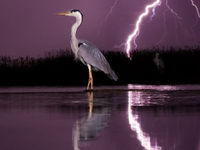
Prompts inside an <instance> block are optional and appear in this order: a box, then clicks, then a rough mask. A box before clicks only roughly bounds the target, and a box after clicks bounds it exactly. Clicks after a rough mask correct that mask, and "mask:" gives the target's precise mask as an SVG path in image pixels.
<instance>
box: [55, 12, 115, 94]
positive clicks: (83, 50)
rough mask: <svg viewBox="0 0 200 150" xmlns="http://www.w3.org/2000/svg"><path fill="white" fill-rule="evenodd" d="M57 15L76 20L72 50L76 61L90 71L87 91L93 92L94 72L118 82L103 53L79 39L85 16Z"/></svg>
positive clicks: (64, 13)
mask: <svg viewBox="0 0 200 150" xmlns="http://www.w3.org/2000/svg"><path fill="white" fill-rule="evenodd" d="M57 15H62V16H72V17H75V18H76V22H75V23H74V25H73V26H72V29H71V49H72V51H73V53H74V55H75V58H76V59H79V60H80V61H81V62H82V63H83V64H84V65H86V66H87V67H88V70H89V80H88V85H87V89H88V90H89V89H90V90H93V77H92V70H94V71H103V72H104V73H105V74H107V75H108V76H109V77H110V78H111V79H112V80H115V81H117V79H118V77H117V75H116V74H115V72H114V71H113V70H112V69H111V67H110V65H109V63H108V61H107V60H106V58H105V57H104V55H103V54H102V53H101V51H100V50H99V49H98V48H97V47H96V46H95V45H94V44H92V43H91V42H88V41H85V40H80V39H77V37H76V31H77V30H78V27H79V26H80V25H81V23H82V21H83V14H82V13H81V12H80V10H76V9H74V10H71V11H68V12H63V13H58V14H57Z"/></svg>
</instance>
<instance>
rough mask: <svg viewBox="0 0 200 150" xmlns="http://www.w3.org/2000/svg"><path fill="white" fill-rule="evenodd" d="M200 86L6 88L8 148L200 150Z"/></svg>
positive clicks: (1, 114) (2, 135)
mask: <svg viewBox="0 0 200 150" xmlns="http://www.w3.org/2000/svg"><path fill="white" fill-rule="evenodd" d="M199 116H200V85H181V86H180V85H179V86H176V85H175V86H170V85H165V86H150V85H127V86H112V87H110V86H107V87H106V86H101V87H96V90H95V91H94V92H86V91H85V90H84V88H82V87H7V88H5V87H4V88H0V149H2V150H16V149H19V150H47V149H48V150H58V149H59V150H94V149H95V150H123V149H124V150H133V149H134V150H200V117H199Z"/></svg>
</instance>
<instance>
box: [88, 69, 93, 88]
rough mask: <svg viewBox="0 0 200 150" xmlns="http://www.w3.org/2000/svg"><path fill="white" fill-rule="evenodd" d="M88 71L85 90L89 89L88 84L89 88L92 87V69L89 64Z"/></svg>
mask: <svg viewBox="0 0 200 150" xmlns="http://www.w3.org/2000/svg"><path fill="white" fill-rule="evenodd" d="M88 71H89V79H88V85H87V90H89V88H90V85H91V88H90V89H93V78H92V69H91V66H90V65H88Z"/></svg>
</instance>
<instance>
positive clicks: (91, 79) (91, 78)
mask: <svg viewBox="0 0 200 150" xmlns="http://www.w3.org/2000/svg"><path fill="white" fill-rule="evenodd" d="M90 82H91V84H90V85H91V90H93V77H92V70H90Z"/></svg>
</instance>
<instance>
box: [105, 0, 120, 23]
mask: <svg viewBox="0 0 200 150" xmlns="http://www.w3.org/2000/svg"><path fill="white" fill-rule="evenodd" d="M118 2H119V0H115V2H114V3H113V5H112V6H111V8H110V10H109V12H108V13H107V15H106V17H105V20H107V19H108V17H109V16H110V15H111V14H112V12H113V9H114V8H115V6H116V5H117V3H118Z"/></svg>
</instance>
